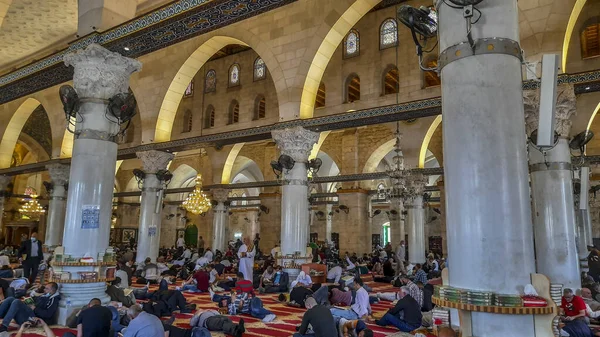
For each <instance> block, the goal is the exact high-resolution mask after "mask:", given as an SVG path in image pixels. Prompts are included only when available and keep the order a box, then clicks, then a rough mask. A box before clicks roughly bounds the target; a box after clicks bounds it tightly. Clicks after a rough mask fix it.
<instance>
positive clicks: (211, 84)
mask: <svg viewBox="0 0 600 337" xmlns="http://www.w3.org/2000/svg"><path fill="white" fill-rule="evenodd" d="M216 90H217V72H216V71H214V70H213V69H211V70H209V71H208V72H207V73H206V77H205V78H204V92H214V91H216Z"/></svg>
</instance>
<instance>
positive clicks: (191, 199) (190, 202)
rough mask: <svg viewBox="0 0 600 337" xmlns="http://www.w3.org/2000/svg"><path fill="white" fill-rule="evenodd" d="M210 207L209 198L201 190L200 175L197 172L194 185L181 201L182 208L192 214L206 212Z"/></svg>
mask: <svg viewBox="0 0 600 337" xmlns="http://www.w3.org/2000/svg"><path fill="white" fill-rule="evenodd" d="M210 207H211V203H210V200H209V199H208V197H207V196H206V194H204V192H203V191H202V176H201V175H200V174H198V176H197V177H196V187H195V188H194V190H193V191H192V192H191V193H190V194H189V195H188V197H187V199H185V201H184V202H183V208H185V209H186V210H187V211H188V212H190V213H192V214H194V215H198V214H201V213H206V212H208V210H209V209H210Z"/></svg>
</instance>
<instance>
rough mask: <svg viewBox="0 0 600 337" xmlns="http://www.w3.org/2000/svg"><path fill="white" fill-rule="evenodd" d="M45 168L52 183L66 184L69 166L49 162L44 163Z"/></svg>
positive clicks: (69, 170)
mask: <svg viewBox="0 0 600 337" xmlns="http://www.w3.org/2000/svg"><path fill="white" fill-rule="evenodd" d="M46 169H47V170H48V173H49V174H50V180H51V181H52V184H54V185H63V186H64V185H66V184H67V182H68V181H69V173H70V172H71V167H70V166H69V165H63V164H50V165H46Z"/></svg>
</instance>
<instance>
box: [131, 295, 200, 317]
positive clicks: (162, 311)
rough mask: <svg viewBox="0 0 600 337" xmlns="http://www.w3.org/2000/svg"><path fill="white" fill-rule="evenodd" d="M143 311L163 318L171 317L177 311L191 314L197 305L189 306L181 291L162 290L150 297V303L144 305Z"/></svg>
mask: <svg viewBox="0 0 600 337" xmlns="http://www.w3.org/2000/svg"><path fill="white" fill-rule="evenodd" d="M143 309H144V311H145V312H147V313H149V314H153V315H155V316H157V317H162V316H170V315H171V314H172V313H173V311H175V310H179V312H180V313H182V314H185V313H191V312H192V311H193V310H194V309H196V305H195V304H189V305H188V304H187V301H186V300H185V297H183V294H182V293H181V291H179V290H160V291H156V292H154V293H153V294H152V296H150V299H149V301H148V302H146V303H144V304H143Z"/></svg>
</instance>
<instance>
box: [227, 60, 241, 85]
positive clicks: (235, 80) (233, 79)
mask: <svg viewBox="0 0 600 337" xmlns="http://www.w3.org/2000/svg"><path fill="white" fill-rule="evenodd" d="M239 84H240V66H239V65H238V64H237V63H236V64H234V65H232V66H231V68H229V86H230V87H233V86H236V85H239Z"/></svg>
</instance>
